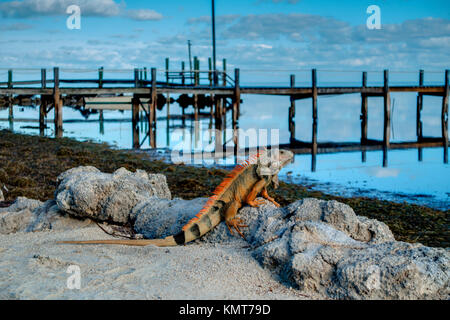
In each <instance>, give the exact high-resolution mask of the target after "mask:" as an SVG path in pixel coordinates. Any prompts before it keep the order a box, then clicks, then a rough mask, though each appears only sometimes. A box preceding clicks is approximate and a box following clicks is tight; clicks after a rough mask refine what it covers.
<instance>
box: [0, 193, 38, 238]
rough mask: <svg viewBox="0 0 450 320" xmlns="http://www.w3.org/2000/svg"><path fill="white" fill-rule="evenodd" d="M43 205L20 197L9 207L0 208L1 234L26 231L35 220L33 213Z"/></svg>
mask: <svg viewBox="0 0 450 320" xmlns="http://www.w3.org/2000/svg"><path fill="white" fill-rule="evenodd" d="M41 205H42V202H41V201H38V200H32V199H28V198H25V197H18V198H17V199H16V201H14V202H13V204H12V205H10V206H9V207H6V208H0V233H1V234H9V233H14V232H21V231H25V230H26V228H27V226H28V225H29V224H30V223H31V222H32V221H33V219H34V214H33V211H34V210H35V209H36V208H38V207H39V206H41Z"/></svg>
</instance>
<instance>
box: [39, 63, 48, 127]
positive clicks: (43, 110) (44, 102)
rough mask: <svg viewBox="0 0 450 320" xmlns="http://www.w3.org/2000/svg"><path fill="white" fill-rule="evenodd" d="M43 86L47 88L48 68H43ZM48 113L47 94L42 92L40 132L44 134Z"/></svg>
mask: <svg viewBox="0 0 450 320" xmlns="http://www.w3.org/2000/svg"><path fill="white" fill-rule="evenodd" d="M41 88H42V89H43V90H44V89H46V88H47V70H46V69H41ZM46 115H47V96H46V95H43V94H41V104H40V106H39V134H40V135H41V136H43V135H44V130H45V117H46Z"/></svg>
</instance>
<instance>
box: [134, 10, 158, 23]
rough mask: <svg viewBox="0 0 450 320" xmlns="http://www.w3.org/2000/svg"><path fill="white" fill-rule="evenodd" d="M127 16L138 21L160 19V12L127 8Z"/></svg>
mask: <svg viewBox="0 0 450 320" xmlns="http://www.w3.org/2000/svg"><path fill="white" fill-rule="evenodd" d="M126 15H127V17H129V18H131V19H133V20H138V21H149V20H153V21H154V20H161V19H162V18H163V16H162V14H160V13H159V12H156V11H155V10H150V9H139V10H128V11H127V13H126Z"/></svg>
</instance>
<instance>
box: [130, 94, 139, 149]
mask: <svg viewBox="0 0 450 320" xmlns="http://www.w3.org/2000/svg"><path fill="white" fill-rule="evenodd" d="M140 104H141V102H140V99H139V98H138V97H137V95H133V99H132V100H131V124H132V131H133V133H132V134H133V149H139V148H140V140H139V108H140Z"/></svg>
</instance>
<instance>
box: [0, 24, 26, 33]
mask: <svg viewBox="0 0 450 320" xmlns="http://www.w3.org/2000/svg"><path fill="white" fill-rule="evenodd" d="M32 27H33V26H32V25H29V24H25V23H14V24H10V25H0V30H1V31H23V30H29V29H31V28H32Z"/></svg>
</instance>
